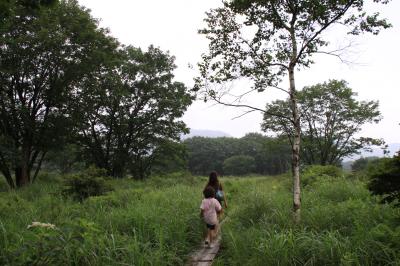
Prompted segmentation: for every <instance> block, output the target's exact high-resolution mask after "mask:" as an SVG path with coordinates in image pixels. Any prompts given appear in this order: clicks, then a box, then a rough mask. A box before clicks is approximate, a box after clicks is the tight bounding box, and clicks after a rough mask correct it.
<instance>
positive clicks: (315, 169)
mask: <svg viewBox="0 0 400 266" xmlns="http://www.w3.org/2000/svg"><path fill="white" fill-rule="evenodd" d="M342 175H343V171H342V169H340V168H339V167H337V166H334V165H310V166H307V167H306V168H305V169H304V170H303V173H302V176H301V184H302V185H303V186H308V185H311V184H313V183H315V181H316V180H317V179H318V178H324V177H340V176H342Z"/></svg>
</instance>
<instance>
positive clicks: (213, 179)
mask: <svg viewBox="0 0 400 266" xmlns="http://www.w3.org/2000/svg"><path fill="white" fill-rule="evenodd" d="M207 186H211V187H213V188H214V190H218V189H220V184H219V180H218V173H217V172H216V171H212V172H211V173H210V176H209V178H208V183H207Z"/></svg>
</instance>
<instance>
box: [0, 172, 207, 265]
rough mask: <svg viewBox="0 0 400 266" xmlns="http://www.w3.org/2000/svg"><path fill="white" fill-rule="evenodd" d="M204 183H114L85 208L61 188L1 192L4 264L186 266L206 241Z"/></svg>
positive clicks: (178, 180)
mask: <svg viewBox="0 0 400 266" xmlns="http://www.w3.org/2000/svg"><path fill="white" fill-rule="evenodd" d="M203 181H204V180H196V179H193V178H192V179H190V178H189V179H183V178H174V179H171V178H164V179H163V180H161V178H154V179H153V180H151V181H145V182H138V181H133V180H115V181H111V183H112V185H113V186H114V187H115V188H116V190H115V191H114V192H111V193H108V194H107V195H105V196H98V197H91V198H89V199H88V200H86V201H84V202H83V203H78V202H74V201H72V200H69V199H65V198H63V197H61V196H60V195H58V194H57V193H56V192H57V191H60V189H59V188H58V187H57V184H55V183H39V184H34V185H32V186H30V187H28V188H23V189H21V190H18V191H10V192H3V193H0V265H183V264H184V263H185V260H186V259H187V254H189V253H190V252H191V250H193V249H194V248H195V247H196V246H197V245H198V243H199V240H200V239H201V234H202V232H201V226H202V225H201V221H200V219H199V217H198V212H199V211H198V206H199V204H200V203H199V202H200V200H201V188H202V186H203V184H202V182H203ZM34 221H39V222H43V223H51V224H54V225H55V226H56V228H55V229H51V228H38V227H36V228H30V229H28V228H27V226H28V225H30V224H31V223H32V222H34Z"/></svg>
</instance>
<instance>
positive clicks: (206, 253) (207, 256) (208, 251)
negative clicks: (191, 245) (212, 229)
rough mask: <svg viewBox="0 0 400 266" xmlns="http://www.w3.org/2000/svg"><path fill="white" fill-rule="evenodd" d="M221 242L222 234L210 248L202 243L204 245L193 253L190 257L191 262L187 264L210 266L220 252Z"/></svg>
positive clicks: (191, 265)
mask: <svg viewBox="0 0 400 266" xmlns="http://www.w3.org/2000/svg"><path fill="white" fill-rule="evenodd" d="M220 244H221V235H218V238H217V239H216V240H215V241H214V242H213V245H212V246H213V247H212V248H209V247H206V246H205V245H204V243H203V244H202V247H201V248H200V249H199V250H197V251H195V252H194V253H193V255H192V256H191V257H190V260H189V263H188V264H187V265H190V266H210V265H212V263H213V260H214V258H215V256H216V255H217V253H218V250H219V247H220Z"/></svg>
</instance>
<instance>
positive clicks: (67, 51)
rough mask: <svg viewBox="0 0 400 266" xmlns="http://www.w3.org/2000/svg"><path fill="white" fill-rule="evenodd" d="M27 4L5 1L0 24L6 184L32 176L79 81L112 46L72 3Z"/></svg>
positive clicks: (0, 140)
mask: <svg viewBox="0 0 400 266" xmlns="http://www.w3.org/2000/svg"><path fill="white" fill-rule="evenodd" d="M41 2H45V3H52V4H50V5H47V4H46V5H41ZM27 3H30V2H29V1H22V0H21V1H18V0H11V1H9V2H8V5H7V7H8V9H7V16H5V17H3V18H2V20H1V27H0V147H1V148H0V170H1V172H2V173H3V175H4V176H5V178H6V180H7V182H8V184H9V186H10V187H14V186H15V184H16V185H17V186H18V187H20V186H23V185H26V184H28V183H29V182H33V181H34V179H35V177H36V176H37V174H38V171H39V170H40V167H41V163H42V161H43V159H44V157H45V155H46V153H47V152H48V151H49V150H50V149H51V148H52V147H54V146H61V145H62V143H63V142H64V141H65V139H66V138H65V137H66V135H67V134H68V132H70V127H71V126H72V121H71V119H70V118H71V117H70V116H69V115H68V106H69V99H70V98H71V97H70V96H71V95H72V94H73V92H74V90H75V89H76V85H77V83H78V81H79V80H80V79H81V78H82V77H83V76H84V75H85V74H87V73H89V72H91V71H92V69H94V68H95V67H96V66H98V65H101V62H102V59H103V54H106V53H108V52H109V51H110V50H114V49H115V47H116V42H115V41H114V40H113V39H112V38H110V37H108V36H107V32H106V31H105V30H103V29H99V28H97V22H96V21H95V20H94V19H93V18H91V17H90V15H89V13H88V11H87V10H84V9H82V8H81V7H80V6H79V5H78V3H77V2H76V1H61V2H59V1H32V2H31V3H32V4H33V6H30V5H29V4H27ZM33 170H34V174H33V178H31V172H32V171H33ZM13 171H14V173H15V182H14V180H13V178H12V172H13Z"/></svg>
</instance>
